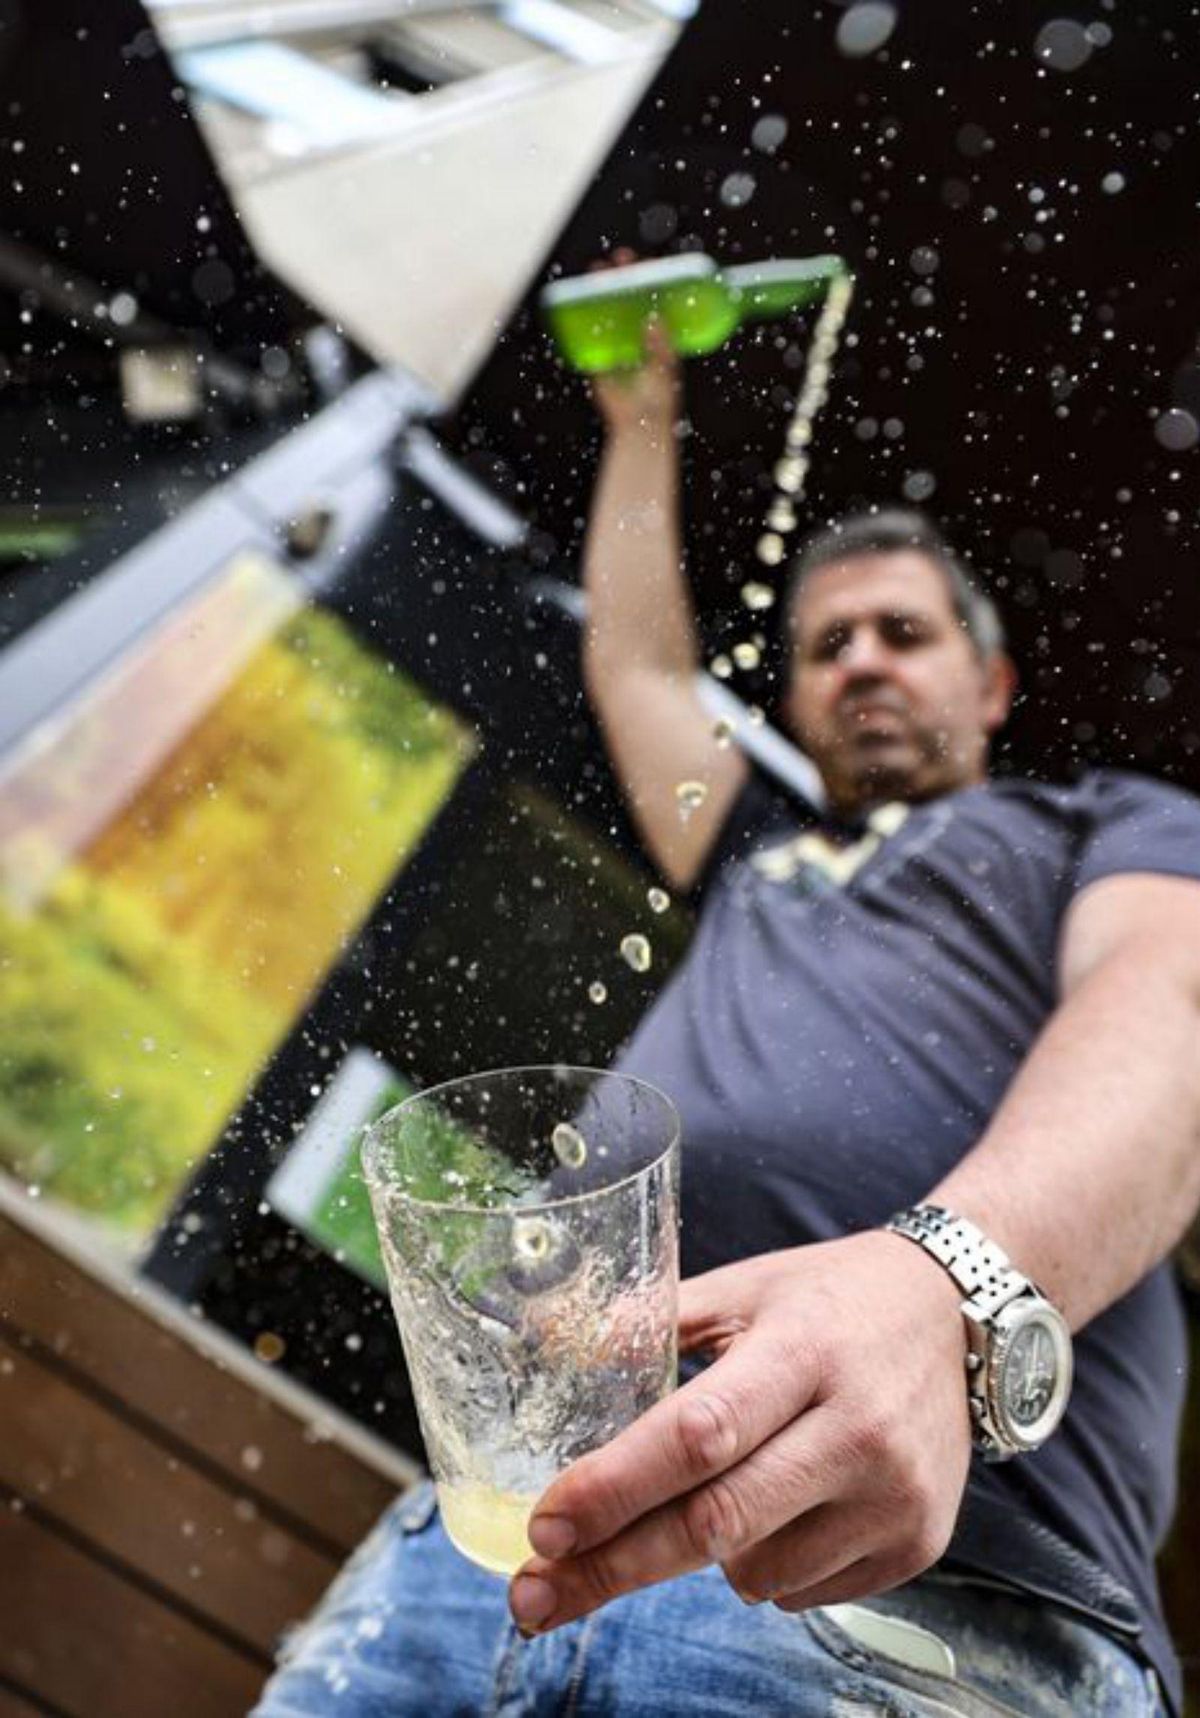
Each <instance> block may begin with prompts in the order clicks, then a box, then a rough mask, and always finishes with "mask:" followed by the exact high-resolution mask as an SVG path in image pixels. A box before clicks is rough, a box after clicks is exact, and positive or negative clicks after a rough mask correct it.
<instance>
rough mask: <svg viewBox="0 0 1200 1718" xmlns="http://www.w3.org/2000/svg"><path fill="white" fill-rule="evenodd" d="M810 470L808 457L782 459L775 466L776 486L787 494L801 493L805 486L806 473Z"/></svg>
mask: <svg viewBox="0 0 1200 1718" xmlns="http://www.w3.org/2000/svg"><path fill="white" fill-rule="evenodd" d="M807 471H808V461H807V460H806V459H800V458H795V459H781V460H780V461H779V463H778V465H777V466H776V467H775V483H776V486H777V487H778V488H780V489H782V490H783V491H784V493H785V494H786V495H799V493H800V491H801V489H803V487H804V477H805V473H806V472H807Z"/></svg>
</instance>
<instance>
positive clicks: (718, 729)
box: [713, 716, 734, 751]
mask: <svg viewBox="0 0 1200 1718" xmlns="http://www.w3.org/2000/svg"><path fill="white" fill-rule="evenodd" d="M733 735H734V726H733V723H732V722H731V721H730V720H729V717H728V716H719V717H718V718H717V720H716V722H715V723H714V724H713V739H714V740H715V741H716V742H717V744H718V745H719V746H720V747H721V749H722V751H723V750H724V749H725V747H726V746H728V745H729V744H730V743H731V741H732V740H733Z"/></svg>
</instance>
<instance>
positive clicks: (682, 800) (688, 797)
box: [675, 781, 708, 813]
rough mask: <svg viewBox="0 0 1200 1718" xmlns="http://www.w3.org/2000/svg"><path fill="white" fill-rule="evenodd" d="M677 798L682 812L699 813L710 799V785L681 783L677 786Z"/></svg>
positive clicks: (694, 782)
mask: <svg viewBox="0 0 1200 1718" xmlns="http://www.w3.org/2000/svg"><path fill="white" fill-rule="evenodd" d="M675 798H676V800H677V802H678V805H679V809H680V811H682V812H685V813H686V812H689V811H699V809H700V807H701V806H702V805H703V804H704V802H705V800H706V799H707V798H708V783H707V782H703V781H681V782H676V784H675Z"/></svg>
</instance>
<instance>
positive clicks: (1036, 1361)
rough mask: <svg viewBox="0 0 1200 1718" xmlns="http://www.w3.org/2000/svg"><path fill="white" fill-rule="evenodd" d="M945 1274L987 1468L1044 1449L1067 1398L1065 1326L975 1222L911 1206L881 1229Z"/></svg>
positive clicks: (938, 1207)
mask: <svg viewBox="0 0 1200 1718" xmlns="http://www.w3.org/2000/svg"><path fill="white" fill-rule="evenodd" d="M886 1227H887V1228H889V1229H891V1230H893V1231H894V1233H896V1234H897V1235H903V1236H904V1237H905V1238H906V1239H907V1240H909V1241H915V1242H916V1244H917V1245H918V1246H919V1247H923V1248H924V1250H925V1251H926V1252H927V1253H928V1254H929V1255H930V1257H931V1258H934V1259H936V1260H937V1262H938V1264H939V1265H941V1266H943V1267H944V1269H946V1270H947V1271H949V1273H950V1275H951V1276H952V1277H953V1278H954V1280H955V1282H956V1283H957V1284H958V1286H959V1288H960V1289H961V1290H962V1291H963V1294H964V1295H965V1296H966V1299H965V1300H964V1301H963V1306H962V1310H963V1317H964V1318H965V1319H966V1321H967V1403H968V1407H969V1408H970V1413H971V1430H972V1437H973V1439H974V1442H975V1446H976V1448H977V1449H979V1450H980V1451H982V1453H983V1455H984V1458H985V1459H986V1460H988V1461H1007V1460H1008V1458H1009V1457H1010V1456H1015V1455H1022V1454H1023V1453H1024V1452H1025V1451H1026V1450H1035V1449H1037V1447H1038V1445H1039V1444H1044V1443H1045V1441H1046V1439H1047V1438H1048V1437H1049V1436H1050V1434H1051V1432H1052V1431H1054V1429H1055V1427H1056V1426H1057V1425H1058V1423H1059V1421H1060V1420H1061V1419H1062V1417H1063V1414H1064V1412H1065V1410H1066V1406H1067V1398H1068V1396H1069V1395H1070V1394H1071V1376H1072V1372H1073V1363H1072V1358H1071V1333H1070V1330H1069V1329H1068V1327H1067V1321H1066V1319H1065V1318H1064V1317H1063V1315H1062V1314H1061V1312H1059V1310H1058V1308H1057V1307H1055V1306H1052V1305H1051V1304H1050V1302H1049V1301H1048V1300H1047V1299H1046V1297H1045V1295H1044V1294H1042V1293H1041V1291H1040V1290H1039V1289H1038V1288H1036V1287H1035V1286H1034V1284H1033V1283H1031V1282H1030V1280H1029V1278H1028V1277H1025V1276H1022V1275H1021V1273H1020V1271H1018V1270H1014V1268H1013V1266H1012V1265H1011V1264H1010V1263H1009V1259H1008V1254H1007V1253H1006V1252H1005V1251H1004V1249H1003V1248H1002V1247H998V1246H997V1245H996V1243H995V1242H994V1241H989V1240H988V1238H987V1236H986V1235H984V1234H983V1233H982V1231H981V1230H979V1229H977V1228H976V1227H975V1225H974V1223H968V1222H967V1221H966V1219H965V1218H963V1217H958V1216H956V1215H955V1214H954V1212H953V1211H947V1210H946V1209H945V1207H944V1206H942V1205H912V1206H910V1207H909V1209H908V1210H907V1211H898V1212H897V1213H896V1215H895V1216H894V1217H892V1218H891V1219H890V1220H889V1222H888V1223H887V1225H886Z"/></svg>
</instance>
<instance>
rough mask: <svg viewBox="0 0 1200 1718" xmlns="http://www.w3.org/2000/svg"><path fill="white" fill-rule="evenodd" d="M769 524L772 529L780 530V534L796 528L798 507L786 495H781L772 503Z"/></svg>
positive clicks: (768, 516) (768, 517)
mask: <svg viewBox="0 0 1200 1718" xmlns="http://www.w3.org/2000/svg"><path fill="white" fill-rule="evenodd" d="M767 524H768V525H769V526H770V527H771V529H772V531H778V532H779V533H780V535H783V534H784V533H785V532H788V531H794V530H795V529H796V509H795V508H794V507H793V506H792V504H791V502H790V501H788V500H787V499H786V497H782V496H781V497H780V499H779V500H778V501H775V502H773V503H772V505H771V511H770V512H769V513H768V514H767Z"/></svg>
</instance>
